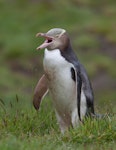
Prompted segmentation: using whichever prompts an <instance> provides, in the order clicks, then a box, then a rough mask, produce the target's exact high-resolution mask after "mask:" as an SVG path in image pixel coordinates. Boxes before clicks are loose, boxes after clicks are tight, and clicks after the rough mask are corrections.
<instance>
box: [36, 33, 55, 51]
mask: <svg viewBox="0 0 116 150" xmlns="http://www.w3.org/2000/svg"><path fill="white" fill-rule="evenodd" d="M39 36H41V37H44V38H45V39H46V40H45V41H44V43H43V44H41V45H40V46H38V47H37V50H40V49H43V48H46V47H47V46H49V45H50V44H51V42H52V41H53V37H51V36H47V35H46V33H37V34H36V37H39Z"/></svg>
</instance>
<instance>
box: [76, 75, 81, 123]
mask: <svg viewBox="0 0 116 150" xmlns="http://www.w3.org/2000/svg"><path fill="white" fill-rule="evenodd" d="M81 88H82V80H81V76H80V74H77V107H78V115H79V120H80V121H81V110H80V108H81Z"/></svg>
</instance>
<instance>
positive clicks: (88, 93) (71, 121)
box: [33, 28, 94, 133]
mask: <svg viewBox="0 0 116 150" xmlns="http://www.w3.org/2000/svg"><path fill="white" fill-rule="evenodd" d="M36 36H37V37H38V36H41V37H43V38H45V42H44V43H43V44H42V45H40V46H39V47H38V48H37V50H40V49H43V48H45V51H44V60H43V67H44V72H45V73H44V75H43V76H42V77H41V79H40V80H39V82H38V84H37V86H36V88H35V91H34V98H33V105H34V107H35V109H37V110H38V109H39V107H40V103H41V100H42V99H43V97H44V96H45V95H46V93H47V92H48V91H49V92H50V94H51V97H52V102H53V106H54V109H55V113H56V117H57V121H58V123H59V126H60V129H61V132H62V133H64V132H65V130H67V129H68V128H69V127H71V126H72V127H76V126H78V125H79V122H80V121H82V119H83V117H84V116H86V115H88V114H94V97H93V91H92V88H91V84H90V81H89V79H88V76H87V73H86V71H85V69H84V67H83V66H82V64H80V62H79V60H78V59H77V57H76V55H75V53H74V51H73V49H72V47H71V43H70V39H69V36H68V34H67V32H66V30H64V29H61V28H54V29H51V30H49V31H48V32H47V33H37V35H36Z"/></svg>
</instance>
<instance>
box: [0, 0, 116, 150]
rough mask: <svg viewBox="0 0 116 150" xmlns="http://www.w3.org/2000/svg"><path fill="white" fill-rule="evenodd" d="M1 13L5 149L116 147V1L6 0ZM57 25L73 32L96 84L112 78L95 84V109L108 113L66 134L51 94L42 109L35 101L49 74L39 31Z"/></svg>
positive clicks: (0, 108) (0, 109) (0, 127)
mask: <svg viewBox="0 0 116 150" xmlns="http://www.w3.org/2000/svg"><path fill="white" fill-rule="evenodd" d="M0 14H1V15H0V149H3V150H9V149H11V150H13V149H17V150H18V149H20V150H22V149H26V150H29V149H45V150H46V149H50V150H51V149H54V148H55V149H59V150H61V149H63V150H65V149H70V150H72V149H79V150H86V149H89V150H94V149H95V150H98V149H100V150H102V149H106V150H114V149H116V120H115V112H116V107H115V106H116V101H115V100H116V92H115V84H114V83H115V76H116V70H115V69H114V68H115V55H114V50H115V48H116V27H115V24H116V19H115V16H116V2H115V1H114V0H110V1H108V0H106V1H104V0H101V1H92V0H78V1H77V0H72V1H70V0H59V1H47V0H43V1H38V2H37V1H36V0H30V1H27V0H25V1H24V0H12V1H10V0H9V1H7V0H1V1H0ZM54 27H61V28H65V29H66V30H67V31H68V32H69V34H70V37H71V41H72V45H73V48H74V50H75V52H76V53H77V55H78V58H79V60H80V61H81V62H82V64H83V65H84V66H85V68H86V70H87V72H88V74H89V77H90V79H91V81H93V83H96V82H97V81H98V80H96V78H97V77H101V76H102V75H103V77H104V75H106V77H108V78H107V80H109V82H108V85H107V86H105V87H104V86H101V85H99V86H98V87H97V88H96V87H93V88H94V95H95V110H96V112H97V113H103V114H107V117H106V118H105V119H103V120H90V119H88V120H86V121H85V124H84V125H82V126H80V127H79V128H77V129H74V130H73V129H71V130H70V131H69V132H67V133H66V134H65V135H61V134H60V131H59V127H58V124H57V121H56V118H55V114H54V111H53V108H52V104H51V101H50V98H49V97H47V98H46V100H44V101H43V103H42V107H41V109H40V111H39V112H38V113H37V112H36V111H35V110H34V108H33V106H32V97H33V90H34V87H35V85H36V83H37V81H38V79H39V78H40V76H41V75H42V73H43V68H42V59H43V51H40V52H37V51H36V50H35V49H36V47H37V46H38V45H39V44H40V43H41V42H42V41H43V40H42V39H37V38H35V35H36V33H37V32H46V31H48V30H49V29H51V28H54ZM104 46H105V49H104V50H103V47H104ZM107 50H108V52H107ZM112 52H113V53H112ZM98 79H99V78H98ZM103 84H104V85H106V84H105V83H103ZM46 106H47V107H46Z"/></svg>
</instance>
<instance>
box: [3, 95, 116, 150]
mask: <svg viewBox="0 0 116 150" xmlns="http://www.w3.org/2000/svg"><path fill="white" fill-rule="evenodd" d="M27 105H28V107H27V108H26V107H25V106H24V104H23V105H22V104H21V102H20V99H19V98H18V97H17V96H16V99H15V100H14V102H10V103H9V104H7V106H6V104H4V103H3V102H2V101H0V107H1V109H0V149H3V150H9V149H16V148H17V149H19V150H21V149H30V150H31V149H37V148H38V149H49V150H50V149H54V148H55V149H77V148H78V149H80V150H81V149H91V150H94V149H106V150H107V149H108V150H109V149H112V150H113V149H115V148H116V147H115V146H116V145H115V144H116V118H115V114H113V113H111V114H106V116H105V117H104V118H103V119H90V118H88V119H86V120H85V121H84V124H82V125H81V126H80V127H78V128H76V129H70V131H67V132H66V133H65V134H64V135H62V134H61V133H60V130H59V127H58V124H57V121H56V118H55V114H54V111H53V108H52V105H51V101H50V99H49V98H46V99H45V100H44V101H43V103H42V106H41V109H40V111H39V112H36V111H35V110H34V109H33V108H32V107H31V106H29V104H27ZM46 106H47V107H46Z"/></svg>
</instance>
